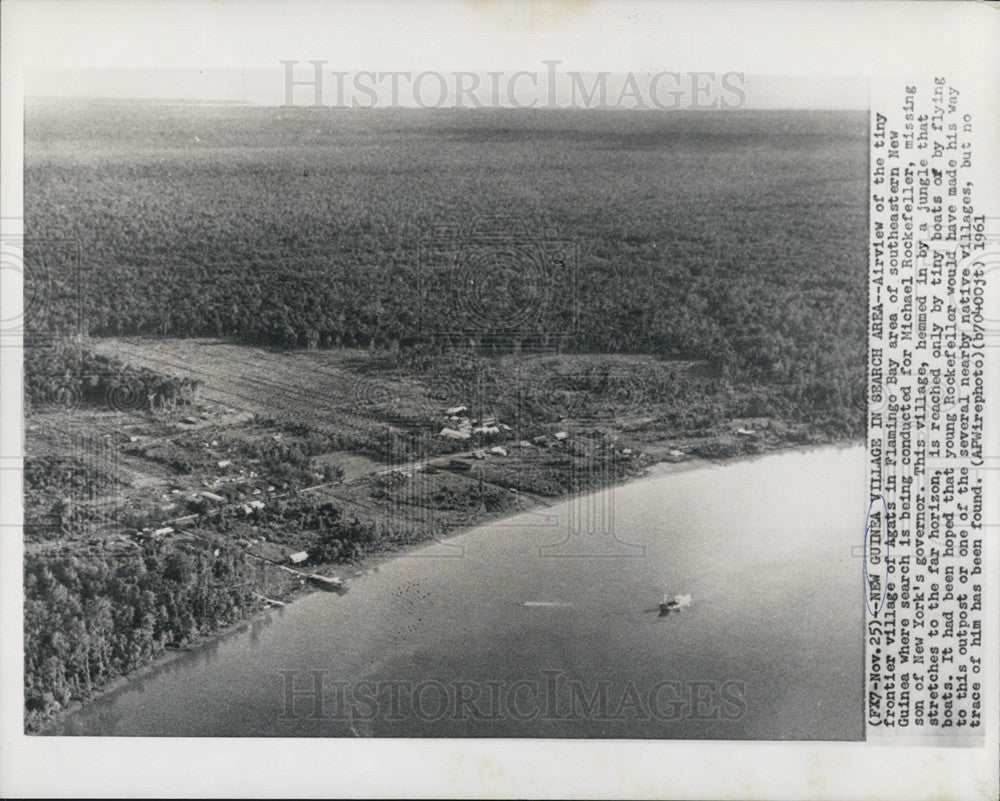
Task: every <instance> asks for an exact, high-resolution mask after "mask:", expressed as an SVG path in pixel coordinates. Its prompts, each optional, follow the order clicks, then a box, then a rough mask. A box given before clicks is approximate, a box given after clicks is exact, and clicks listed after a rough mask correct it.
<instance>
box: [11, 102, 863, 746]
mask: <svg viewBox="0 0 1000 801" xmlns="http://www.w3.org/2000/svg"><path fill="white" fill-rule="evenodd" d="M278 100H279V102H280V98H279V99H278ZM867 124H868V123H867V113H866V112H865V111H863V110H798V111H796V110H766V109H764V110H755V109H752V108H748V109H739V110H733V111H729V112H725V113H721V112H699V111H679V112H670V111H662V112H661V111H649V112H635V111H631V110H621V111H613V110H612V111H581V110H578V109H571V108H567V109H564V110H547V111H534V110H530V109H527V110H525V109H509V108H485V109H429V110H427V109H419V108H400V109H373V110H371V111H365V110H356V109H322V110H319V109H315V108H310V107H294V108H287V107H282V106H280V105H278V103H275V104H273V105H270V106H267V105H262V104H261V105H250V104H239V103H195V102H191V103H185V102H180V101H172V100H171V101H168V100H162V101H151V100H141V99H109V98H102V99H79V98H69V99H67V98H48V97H34V98H29V99H28V100H27V101H26V107H25V132H24V209H25V214H24V216H25V243H24V263H25V334H24V404H25V416H24V431H25V449H26V452H25V460H24V508H25V519H24V549H25V561H24V604H25V606H24V652H25V662H24V669H25V677H24V681H25V685H24V693H25V710H24V726H25V730H26V731H27V732H29V733H34V734H63V735H69V734H89V735H94V734H107V735H159V736H171V735H208V736H255V735H264V736H334V737H335V736H452V737H453V736H474V737H493V736H538V737H648V738H710V739H729V738H732V739H858V738H860V737H861V731H862V728H861V727H862V721H861V709H862V706H861V691H862V680H861V657H860V653H861V650H860V649H861V642H862V640H861V637H860V630H861V629H860V621H861V612H860V611H859V606H858V604H859V603H860V601H859V599H860V595H858V593H857V592H856V591H855V590H854V589H853V587H854V582H855V579H856V575H855V574H856V572H857V568H858V562H857V560H852V559H851V558H850V556H851V554H850V545H851V544H852V543H853V542H854V539H856V537H855V534H856V533H857V532H856V531H855V528H856V526H855V525H854V524H855V523H856V522H857V521H856V520H855V517H857V512H858V510H857V506H858V503H856V502H855V501H856V500H857V499H858V498H861V499H863V488H860V485H858V486H857V487H856V486H855V484H858V481H860V477H862V476H863V469H862V467H861V466H862V465H863V456H862V453H861V449H860V447H859V446H858V443H859V442H860V441H861V439H862V437H863V433H864V423H865V404H866V401H865V372H864V363H865V347H866V340H865V325H866V320H865V308H866V305H865V297H866V291H867V288H866V287H867V285H866V212H865V187H866V180H867V178H866V176H867V138H866V137H867ZM855 476H857V477H858V478H857V480H855ZM855 490H858V491H857V492H855ZM856 496H857V497H856ZM859 502H860V501H859ZM861 511H863V509H862V510H861ZM856 595H857V597H855V596H856ZM841 609H842V610H843V613H842V614H841V612H840V610H841ZM831 610H833V611H831ZM820 621H822V623H820Z"/></svg>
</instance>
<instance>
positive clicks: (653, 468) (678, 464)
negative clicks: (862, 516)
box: [25, 439, 863, 737]
mask: <svg viewBox="0 0 1000 801" xmlns="http://www.w3.org/2000/svg"><path fill="white" fill-rule="evenodd" d="M862 444H863V440H858V439H834V440H831V441H830V442H821V443H808V444H787V445H779V446H778V447H773V448H768V449H765V450H763V451H761V452H759V453H753V454H740V455H738V456H730V457H724V458H719V459H708V458H705V457H700V456H690V457H688V458H686V459H683V460H679V461H664V462H654V463H653V464H651V465H649V466H648V467H646V468H645V469H644V470H643V471H642V473H640V474H639V475H636V476H631V477H629V478H628V479H627V480H625V481H623V482H620V483H617V484H615V485H614V486H626V485H632V484H640V483H643V482H646V481H651V480H655V479H660V478H664V477H668V476H672V475H678V474H681V473H690V472H694V471H696V470H701V469H710V468H713V467H728V466H730V465H733V464H739V463H747V462H753V461H756V460H759V459H763V458H766V457H768V456H775V455H777V454H781V453H794V452H808V451H814V450H819V449H823V448H838V449H844V448H849V447H857V446H860V445H862ZM595 491H600V490H594V489H590V490H586V491H585V492H584V493H583V494H590V493H593V492H595ZM573 497H574V495H573V494H568V495H561V496H559V497H558V498H554V499H552V502H551V503H547V504H538V505H535V506H531V507H530V508H528V509H523V510H520V511H518V512H515V513H513V514H507V515H499V516H497V517H494V518H491V519H489V520H480V521H478V522H476V523H475V524H472V525H464V526H458V527H456V528H455V529H454V530H452V531H449V532H448V534H447V536H445V537H442V538H440V539H439V540H438V539H434V538H431V539H426V540H422V541H420V542H412V543H407V544H404V545H401V546H399V547H397V548H393V549H392V550H386V551H381V552H377V553H372V554H370V555H366V556H364V557H362V558H361V559H360V560H358V561H357V562H352V563H346V562H330V563H324V564H321V565H316V568H317V570H328V569H330V568H332V567H338V566H339V567H344V568H350V575H345V576H344V578H343V583H344V589H343V591H344V592H349V591H350V584H351V580H352V579H353V578H355V577H356V576H355V574H357V573H359V572H360V573H367V572H369V571H371V570H372V569H374V568H377V567H378V566H379V565H382V564H385V563H387V562H389V561H390V560H392V559H398V558H402V557H403V556H404V555H406V554H411V553H413V552H415V551H418V550H420V549H421V548H427V547H431V545H432V544H433V543H434V542H449V541H451V540H454V539H455V538H457V537H460V536H463V535H465V534H467V533H468V532H470V531H473V530H475V529H477V528H482V527H484V526H491V525H495V524H496V523H499V522H501V521H503V520H511V519H513V518H516V517H520V516H522V515H525V514H530V513H532V512H535V511H538V510H540V509H546V508H551V507H552V506H557V505H559V504H561V503H565V502H566V501H568V500H570V499H571V498H573ZM344 572H345V573H346V572H347V571H346V570H345V571H344ZM316 592H325V590H322V589H320V588H318V587H315V586H311V585H308V584H306V585H304V586H302V587H297V588H295V589H293V590H292V591H291V592H290V593H288V594H287V595H282V596H279V597H278V598H277V599H275V600H279V601H281V602H282V603H283V604H285V605H288V604H292V603H294V602H295V601H298V600H300V599H301V598H304V597H307V596H309V595H312V594H313V593H316ZM274 611H275V609H274V607H273V606H271V605H269V604H268V605H266V606H265V608H263V609H261V610H259V611H257V612H255V613H253V614H251V615H249V616H247V617H245V618H242V619H240V620H237V621H234V622H232V623H230V624H228V625H226V626H223V627H221V628H219V629H216V630H214V631H212V632H211V633H209V634H206V635H203V637H202V638H200V639H199V641H198V642H197V643H194V644H192V645H190V646H188V647H185V648H181V649H176V650H175V649H170V650H167V651H166V652H165V653H163V654H161V655H160V656H157V657H156V658H155V659H153V660H152V661H151V662H149V663H148V664H145V665H143V666H142V667H140V668H137V669H136V670H134V671H132V672H130V673H128V674H127V675H124V676H119V677H118V678H116V679H113V680H112V681H110V682H109V683H108V684H106V685H105V686H103V687H101V688H100V689H97V690H95V691H94V692H93V693H92V694H91V695H89V696H88V697H86V698H84V699H81V700H79V701H74V702H73V703H71V704H70V705H68V706H67V707H66V708H65V709H62V710H60V711H59V712H57V713H56V714H55V715H53V717H52V718H51V719H50V720H49V721H47V722H46V723H45V725H44V726H42V727H40V728H39V729H37V730H35V731H30V732H29V731H27V730H25V735H26V736H29V737H30V736H35V737H37V736H43V737H44V736H49V737H60V736H67V737H68V736H74V735H70V734H62V733H55V732H53V731H52V729H54V728H57V727H58V726H60V725H61V724H63V723H65V722H66V720H67V718H69V717H71V716H73V715H74V714H76V713H78V712H81V711H83V710H84V709H86V708H87V707H89V706H91V705H92V704H94V703H96V702H97V701H99V700H101V699H103V698H106V697H108V696H111V695H113V694H115V693H118V692H121V691H123V690H125V689H127V688H128V687H129V686H130V685H132V684H133V683H134V682H135V681H137V680H139V679H142V678H144V677H146V676H148V675H150V674H152V673H155V672H156V671H158V670H161V669H162V668H165V667H166V666H168V665H170V664H171V663H173V662H174V661H176V660H178V659H180V658H182V657H183V656H184V655H186V654H191V653H196V652H198V651H200V650H201V649H203V648H204V647H206V646H208V645H211V644H212V643H215V642H220V641H222V640H224V639H226V638H227V637H229V636H231V635H233V634H236V633H238V632H240V631H242V630H244V629H245V628H246V627H247V626H250V625H252V623H253V622H254V621H255V620H258V619H260V618H261V617H262V616H263V615H265V614H271V613H273V612H274Z"/></svg>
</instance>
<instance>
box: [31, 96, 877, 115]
mask: <svg viewBox="0 0 1000 801" xmlns="http://www.w3.org/2000/svg"><path fill="white" fill-rule="evenodd" d="M50 101H79V102H85V101H86V102H109V101H110V102H125V103H137V104H138V103H141V104H144V105H159V106H227V107H240V108H270V109H282V110H286V111H309V112H313V113H321V112H328V111H350V112H359V111H360V112H363V111H470V112H477V111H479V112H482V111H487V112H488V111H539V112H552V111H580V112H638V113H640V114H641V113H656V114H672V113H677V112H681V113H696V114H698V113H703V114H720V113H731V112H734V111H742V112H747V111H818V112H823V111H853V112H857V113H859V114H860V113H867V112H868V111H869V107H868V106H749V107H747V106H744V107H742V108H727V109H722V108H667V109H660V108H637V107H621V108H608V107H600V106H598V107H586V106H585V107H580V106H572V105H566V106H544V105H539V106H534V107H530V108H528V107H523V106H520V107H519V106H482V107H480V108H475V107H469V106H462V105H456V106H432V107H428V108H421V107H420V106H416V105H413V106H401V105H396V106H389V105H374V106H371V107H364V106H358V107H352V106H347V105H337V106H335V105H330V106H313V105H305V104H302V105H298V104H296V105H292V106H286V105H283V104H274V103H256V102H253V101H251V100H208V99H197V98H182V97H181V98H168V97H137V96H133V95H54V94H25V95H24V102H25V104H28V103H29V102H31V103H37V102H50Z"/></svg>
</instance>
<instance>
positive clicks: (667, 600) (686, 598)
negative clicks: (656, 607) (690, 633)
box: [660, 595, 691, 615]
mask: <svg viewBox="0 0 1000 801" xmlns="http://www.w3.org/2000/svg"><path fill="white" fill-rule="evenodd" d="M686 606H691V596H690V595H675V596H674V597H673V598H671V597H670V596H669V595H664V596H663V600H662V601H660V614H661V615H667V614H670V613H671V612H680V611H681V609H683V608H684V607H686Z"/></svg>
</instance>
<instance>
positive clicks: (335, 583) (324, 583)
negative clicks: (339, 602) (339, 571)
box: [307, 573, 344, 590]
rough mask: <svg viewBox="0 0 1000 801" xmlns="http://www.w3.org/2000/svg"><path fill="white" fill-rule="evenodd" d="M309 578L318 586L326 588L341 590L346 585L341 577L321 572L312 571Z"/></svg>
mask: <svg viewBox="0 0 1000 801" xmlns="http://www.w3.org/2000/svg"><path fill="white" fill-rule="evenodd" d="M307 578H308V579H309V581H311V582H312V583H313V584H315V585H316V586H317V587H320V588H321V589H324V590H339V589H341V588H342V587H343V586H344V582H343V581H341V580H340V579H339V578H333V577H330V576H321V575H320V574H319V573H310V574H309V576H308V577H307Z"/></svg>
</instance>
